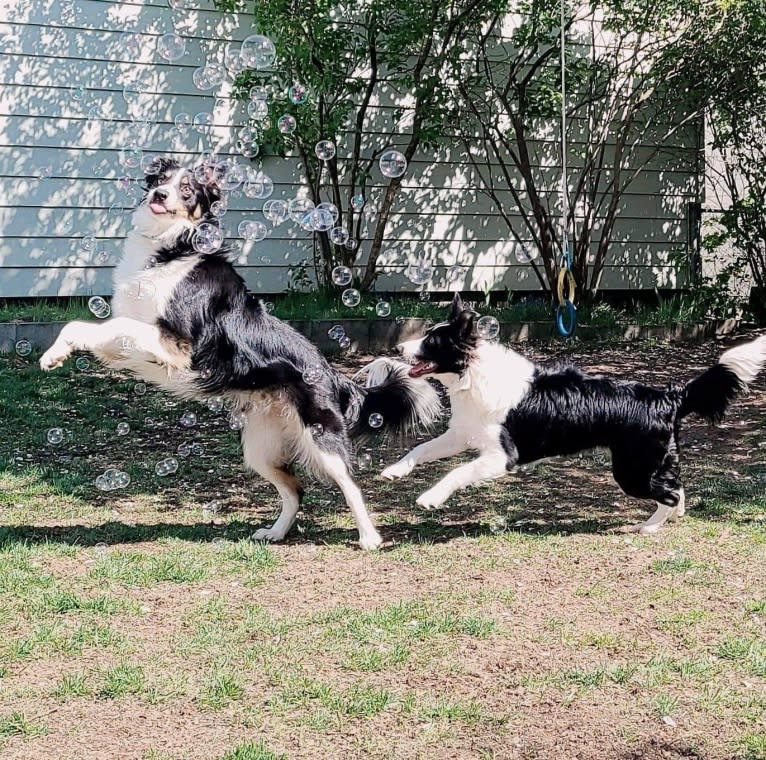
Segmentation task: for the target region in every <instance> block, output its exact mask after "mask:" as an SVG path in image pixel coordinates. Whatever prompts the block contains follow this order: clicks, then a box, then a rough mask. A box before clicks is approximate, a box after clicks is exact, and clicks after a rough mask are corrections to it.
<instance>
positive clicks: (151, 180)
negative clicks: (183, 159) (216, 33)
mask: <svg viewBox="0 0 766 760" xmlns="http://www.w3.org/2000/svg"><path fill="white" fill-rule="evenodd" d="M174 169H178V163H177V162H176V161H174V160H173V159H172V158H164V157H162V156H157V157H156V158H153V159H152V160H151V162H150V163H149V165H148V166H147V167H146V169H144V182H145V184H146V187H147V189H151V188H152V187H157V185H159V184H160V180H161V178H162V177H163V175H165V174H167V172H169V171H173V170H174Z"/></svg>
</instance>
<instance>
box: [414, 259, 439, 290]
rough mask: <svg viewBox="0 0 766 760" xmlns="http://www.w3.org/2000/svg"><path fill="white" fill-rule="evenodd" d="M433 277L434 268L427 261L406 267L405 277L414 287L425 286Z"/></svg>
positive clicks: (420, 261)
mask: <svg viewBox="0 0 766 760" xmlns="http://www.w3.org/2000/svg"><path fill="white" fill-rule="evenodd" d="M433 276H434V268H433V266H432V265H431V264H429V263H428V262H427V261H424V260H422V259H421V260H419V261H416V262H415V263H414V264H410V265H409V267H407V277H408V279H409V280H410V282H414V283H415V285H425V284H426V283H427V282H430V280H431V278H432V277H433Z"/></svg>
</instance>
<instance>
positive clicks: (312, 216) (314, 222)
mask: <svg viewBox="0 0 766 760" xmlns="http://www.w3.org/2000/svg"><path fill="white" fill-rule="evenodd" d="M334 224H335V218H334V217H333V215H332V212H331V211H330V210H329V209H327V208H321V207H317V208H315V209H313V210H312V211H310V212H309V214H308V215H307V216H306V217H305V218H304V222H303V225H302V226H304V227H305V228H307V229H311V230H315V231H316V232H328V231H329V230H331V229H332V228H333V225H334Z"/></svg>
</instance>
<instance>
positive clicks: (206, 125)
mask: <svg viewBox="0 0 766 760" xmlns="http://www.w3.org/2000/svg"><path fill="white" fill-rule="evenodd" d="M192 124H193V126H194V131H195V132H197V133H198V134H201V135H208V134H210V130H211V128H212V126H213V114H212V113H209V112H208V111H200V112H199V113H195V114H194V119H193V121H192Z"/></svg>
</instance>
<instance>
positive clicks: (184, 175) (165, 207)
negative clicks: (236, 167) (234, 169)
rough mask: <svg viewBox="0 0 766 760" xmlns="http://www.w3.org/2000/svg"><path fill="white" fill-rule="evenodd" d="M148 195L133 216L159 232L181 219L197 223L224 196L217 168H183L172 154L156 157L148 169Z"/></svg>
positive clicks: (141, 224)
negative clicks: (219, 187) (218, 179)
mask: <svg viewBox="0 0 766 760" xmlns="http://www.w3.org/2000/svg"><path fill="white" fill-rule="evenodd" d="M145 188H146V195H145V196H144V199H143V200H142V201H141V205H139V207H138V208H137V209H136V212H135V214H134V217H133V220H134V224H135V225H136V226H137V227H140V228H141V229H142V230H143V231H145V232H147V233H149V234H152V235H159V234H162V233H163V232H165V231H166V230H167V229H169V228H170V227H172V226H173V225H174V224H176V223H177V222H187V223H190V224H193V225H197V224H199V223H200V222H202V221H205V220H206V219H209V218H210V208H211V206H212V205H213V203H215V201H217V200H219V199H220V197H221V193H220V190H219V189H218V184H217V178H216V173H215V170H214V168H212V167H206V166H205V165H202V166H199V167H197V168H196V169H194V171H190V170H189V169H184V168H182V167H181V166H180V165H179V164H178V163H177V162H176V161H174V160H172V159H169V158H156V159H154V161H152V162H151V164H149V166H148V167H147V169H146V177H145Z"/></svg>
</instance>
